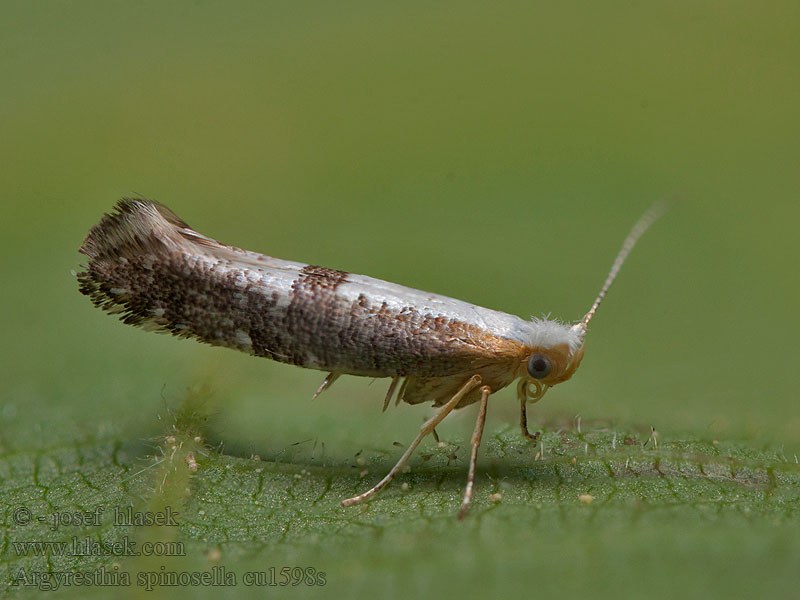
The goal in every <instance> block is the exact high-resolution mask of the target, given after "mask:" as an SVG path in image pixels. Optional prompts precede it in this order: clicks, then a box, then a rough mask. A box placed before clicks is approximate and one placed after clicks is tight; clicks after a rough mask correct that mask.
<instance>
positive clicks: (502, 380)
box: [77, 198, 663, 518]
mask: <svg viewBox="0 0 800 600" xmlns="http://www.w3.org/2000/svg"><path fill="white" fill-rule="evenodd" d="M115 208H116V211H115V212H112V213H111V214H106V215H104V217H103V218H102V220H101V221H100V223H99V224H97V225H96V226H94V227H93V228H92V229H91V230H90V232H89V234H88V236H87V237H86V239H85V240H84V242H83V245H82V246H81V248H80V252H81V253H82V254H84V255H86V256H88V257H89V262H88V265H86V266H85V267H84V269H85V271H83V272H81V273H79V274H78V276H77V277H78V282H79V286H80V291H81V293H83V294H85V295H87V296H89V298H90V299H91V300H92V302H93V303H94V305H95V306H97V307H99V308H102V309H103V310H105V311H107V312H109V313H111V314H118V315H120V318H121V319H122V321H123V322H125V323H128V324H130V325H139V326H141V327H144V328H146V329H150V330H154V331H160V332H169V333H172V334H174V335H176V336H180V337H187V338H194V339H196V340H199V341H201V342H205V343H208V344H212V345H215V346H227V347H228V348H234V349H236V350H240V351H242V352H247V353H248V354H252V355H255V356H263V357H266V358H271V359H273V360H276V361H279V362H284V363H289V364H293V365H298V366H301V367H306V368H310V369H319V370H322V371H326V372H327V373H328V375H327V376H326V377H325V379H324V381H323V382H322V385H320V386H319V389H318V390H317V392H316V394H315V395H314V397H315V398H316V397H317V396H318V395H319V394H321V393H322V392H323V391H324V390H325V389H327V388H329V387H330V386H331V384H332V383H333V382H334V381H336V379H337V378H338V377H339V376H340V375H343V374H346V375H358V376H363V377H378V378H380V377H386V378H390V379H391V382H390V384H389V389H388V391H387V393H386V397H385V399H384V403H383V409H384V410H386V407H387V406H388V405H389V403H390V402H391V401H392V399H393V398H395V399H396V403H399V402H400V401H404V402H407V403H409V404H418V403H421V402H433V405H434V407H435V408H436V409H437V410H436V412H435V413H434V415H433V416H432V417H431V418H430V419H429V420H428V421H426V422H425V423H424V425H423V426H422V428H421V430H420V432H419V434H418V435H417V437H416V438H415V439H414V441H413V442H412V443H411V445H410V446H409V447H408V448H407V449H406V451H405V452H404V453H403V455H402V456H401V457H400V459H399V460H398V461H397V464H396V465H395V466H394V467H393V468H392V470H391V471H389V473H388V474H387V475H386V476H385V477H384V478H383V479H382V480H381V481H379V482H378V483H377V484H376V485H375V486H374V487H372V488H371V489H369V490H367V491H366V492H364V493H363V494H360V495H358V496H355V497H353V498H348V499H346V500H344V501H343V502H342V505H343V506H350V505H352V504H356V503H358V502H362V501H364V500H367V499H368V498H371V497H372V496H374V495H375V494H377V493H378V492H379V491H380V490H381V489H383V488H384V487H385V486H386V485H387V484H388V483H389V482H390V481H391V480H392V479H393V478H394V477H395V475H396V474H397V473H398V472H399V471H400V470H401V469H402V468H403V466H404V465H405V463H406V461H407V460H408V459H409V457H410V456H411V454H412V453H413V452H414V450H415V449H416V447H417V446H418V445H419V443H420V442H421V441H422V440H423V439H424V438H425V436H427V435H428V434H429V433H431V432H434V428H435V427H436V426H437V425H438V424H439V423H441V421H442V420H443V419H444V418H445V417H446V416H447V415H448V414H449V413H450V412H451V411H452V410H454V409H456V408H462V407H464V406H467V405H469V404H473V403H475V402H479V403H480V404H479V410H478V416H477V421H476V423H475V429H474V432H473V434H472V438H471V454H470V461H469V472H468V476H467V484H466V488H465V490H464V496H463V500H462V503H461V510H460V512H459V518H461V517H463V516H464V514H465V513H466V511H467V509H468V507H469V504H470V501H471V499H472V491H473V486H474V481H475V465H476V462H477V457H478V448H479V446H480V443H481V435H482V433H483V427H484V423H485V421H486V409H487V404H488V400H489V396H490V395H491V394H493V393H494V392H497V391H498V390H501V389H503V388H504V387H506V386H508V385H510V384H511V383H512V382H514V381H518V383H517V398H518V400H519V403H520V428H521V430H522V435H524V436H525V437H526V438H528V439H531V440H535V439H536V438H537V437H538V433H537V434H531V433H530V432H529V431H528V426H527V413H526V406H527V403H529V402H530V403H533V402H538V401H539V400H541V399H542V397H543V396H544V394H545V392H546V391H547V390H548V389H549V388H551V387H552V386H554V385H556V384H558V383H562V382H564V381H567V380H568V379H569V378H570V377H572V375H573V374H574V373H575V370H576V369H577V368H578V366H579V365H580V363H581V359H582V358H583V351H584V338H585V335H586V331H587V327H588V325H589V321H591V319H592V317H593V316H594V314H595V311H596V310H597V307H598V305H599V304H600V302H601V301H602V300H603V297H604V296H605V294H606V292H607V291H608V288H609V287H610V286H611V283H612V282H613V281H614V278H615V277H616V275H617V273H618V272H619V269H620V267H621V266H622V263H623V262H624V261H625V259H626V258H627V256H628V254H629V253H630V251H631V249H632V248H633V246H634V244H635V243H636V241H637V240H638V239H639V237H640V236H641V235H642V234H643V233H644V231H645V230H646V229H647V228H648V227H649V226H650V225H651V224H652V223H653V222H654V221H655V220H656V219H657V218H658V217H659V216H660V215H661V213H662V212H663V208H662V206H661V205H655V206H653V207H652V208H651V209H649V210H648V211H647V212H646V213H645V214H644V215H643V216H642V217H641V218H640V219H639V221H638V222H637V223H636V225H635V226H634V227H633V229H632V230H631V232H630V234H629V235H628V237H627V238H626V239H625V242H624V243H623V245H622V248H621V250H620V251H619V254H618V255H617V257H616V260H615V261H614V263H613V265H612V267H611V271H610V272H609V274H608V277H607V278H606V280H605V283H604V284H603V286H602V288H601V290H600V293H599V294H598V296H597V298H596V300H595V301H594V304H593V305H592V306H591V308H590V309H589V312H588V313H586V315H585V316H584V317H583V319H581V320H580V321H578V322H577V323H575V324H573V325H568V324H564V323H561V322H559V321H555V320H549V319H536V318H533V319H531V320H525V319H521V318H519V317H517V316H514V315H509V314H506V313H503V312H499V311H496V310H491V309H488V308H482V307H480V306H475V305H474V304H469V303H468V302H463V301H461V300H455V299H453V298H448V297H445V296H439V295H437V294H432V293H429V292H423V291H419V290H415V289H412V288H408V287H404V286H401V285H397V284H395V283H389V282H387V281H381V280H379V279H373V278H372V277H367V276H364V275H354V274H352V273H347V272H345V271H338V270H334V269H326V268H324V267H317V266H313V265H306V264H302V263H297V262H292V261H287V260H281V259H277V258H272V257H270V256H265V255H263V254H258V253H256V252H249V251H247V250H242V249H241V248H236V247H234V246H228V245H225V244H222V243H220V242H217V241H216V240H213V239H211V238H209V237H206V236H204V235H202V234H200V233H198V232H196V231H194V230H193V229H192V228H191V227H189V225H187V224H186V223H185V222H184V221H183V220H181V219H180V218H179V217H178V216H177V215H175V213H173V212H172V211H170V210H169V209H168V208H166V207H165V206H163V205H162V204H159V203H157V202H153V201H149V200H144V199H134V198H124V199H122V200H120V201H119V202H118V203H117V205H116V207H115ZM434 435H435V432H434Z"/></svg>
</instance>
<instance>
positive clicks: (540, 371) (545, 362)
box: [528, 354, 551, 379]
mask: <svg viewBox="0 0 800 600" xmlns="http://www.w3.org/2000/svg"><path fill="white" fill-rule="evenodd" d="M550 368H551V365H550V359H549V358H547V357H546V356H545V355H544V354H534V355H533V356H531V357H530V359H529V360H528V373H530V374H531V377H533V378H534V379H544V378H545V377H547V376H548V375H549V374H550Z"/></svg>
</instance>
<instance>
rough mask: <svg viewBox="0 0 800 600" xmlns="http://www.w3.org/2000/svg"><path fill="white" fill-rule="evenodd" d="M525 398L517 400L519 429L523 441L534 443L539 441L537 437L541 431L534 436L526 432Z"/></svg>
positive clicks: (526, 410)
mask: <svg viewBox="0 0 800 600" xmlns="http://www.w3.org/2000/svg"><path fill="white" fill-rule="evenodd" d="M526 401H527V398H524V397H522V398H520V400H519V427H520V429H522V437H524V438H525V439H528V440H531V441H536V440H538V439H539V436H540V435H541V434H542V432H541V431H537V432H536V433H534V434H531V432H530V431H528V408H527V403H526Z"/></svg>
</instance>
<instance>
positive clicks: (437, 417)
mask: <svg viewBox="0 0 800 600" xmlns="http://www.w3.org/2000/svg"><path fill="white" fill-rule="evenodd" d="M480 384H481V376H480V375H473V376H472V377H470V379H469V381H467V382H466V383H465V384H464V385H463V386H462V387H461V389H460V390H458V392H456V395H455V396H453V397H452V398H451V399H450V400H448V401H447V404H444V405H443V406H442V407H441V408H439V410H437V411H436V413H434V415H433V416H432V417H431V418H430V419H428V420H427V421H425V423H424V424H423V425H422V428H421V429H420V431H419V434H418V435H417V437H416V439H415V440H414V441H413V442H411V445H410V446H409V447H408V448H407V449H406V451H405V452H404V453H403V456H401V457H400V460H398V461H397V464H396V465H395V466H394V467H392V470H391V471H389V473H388V475H386V477H384V478H383V479H381V480H380V481H379V482H378V483H377V484H376V485H375V487H373V488H372V489H369V490H367V491H366V492H364V493H363V494H359V495H358V496H353V497H352V498H347V499H346V500H342V506H352V505H353V504H358V503H359V502H363V501H364V500H368V499H369V498H372V496H374V495H375V494H377V493H378V492H380V491H381V490H382V489H383V488H385V487H386V485H387V484H388V483H389V482H390V481H391V480H392V479H394V476H395V475H397V473H398V472H399V471H400V469H402V468H403V465H405V464H406V461H407V460H408V459H409V457H410V456H411V455H412V454H413V453H414V450H416V449H417V446H419V443H420V442H421V441H422V440H423V439H424V438H425V436H426V435H428V434H429V433H430V432H431V431H432V430H433V428H434V427H436V426H437V425H438V424H439V423H441V422H442V420H443V419H444V418H445V417H446V416H447V415H449V414H450V412H451V411H452V410H453V409H454V408H455V407H456V405H457V404H458V403H459V402H460V401H461V399H462V398H463V397H464V396H466V395H467V394H468V393H469V392H471V391H472V390H474V389H475V388H476V387H478V386H479V385H480Z"/></svg>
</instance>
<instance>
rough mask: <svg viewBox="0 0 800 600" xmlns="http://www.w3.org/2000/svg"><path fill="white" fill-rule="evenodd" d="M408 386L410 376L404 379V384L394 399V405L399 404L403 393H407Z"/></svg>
mask: <svg viewBox="0 0 800 600" xmlns="http://www.w3.org/2000/svg"><path fill="white" fill-rule="evenodd" d="M406 386H408V377H406V378H405V379H404V380H403V385H401V386H400V391H399V392H397V398H395V399H394V405H395V406H397V405H398V404H400V402H401V401H402V400H403V394H405V393H406Z"/></svg>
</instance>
